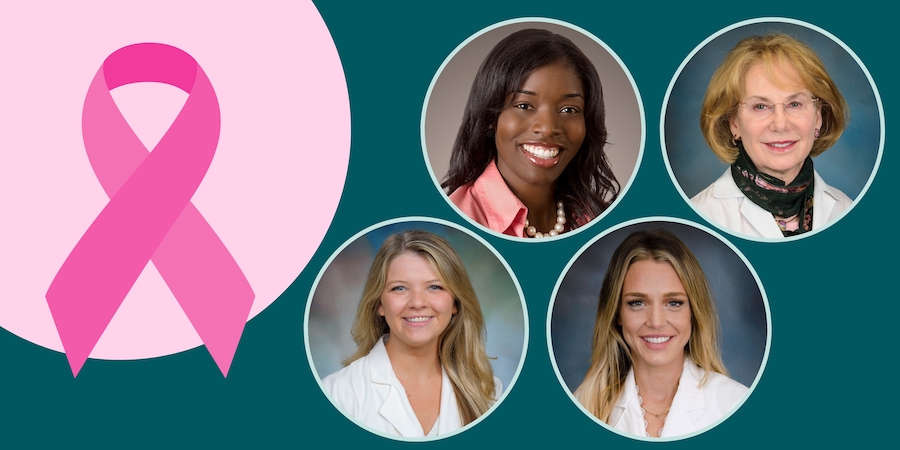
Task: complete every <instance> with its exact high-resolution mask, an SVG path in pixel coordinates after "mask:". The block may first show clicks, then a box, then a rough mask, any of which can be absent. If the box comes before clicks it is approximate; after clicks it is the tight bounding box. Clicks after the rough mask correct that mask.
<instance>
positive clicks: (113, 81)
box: [47, 43, 254, 376]
mask: <svg viewBox="0 0 900 450" xmlns="http://www.w3.org/2000/svg"><path fill="white" fill-rule="evenodd" d="M137 82H159V83H166V84H170V85H172V86H175V87H178V88H180V89H182V90H183V91H185V92H187V93H188V98H187V101H186V102H185V104H184V107H183V108H182V109H181V112H180V113H179V114H178V117H176V118H175V121H174V122H173V123H172V125H171V126H170V127H169V129H168V131H166V134H165V135H164V136H163V138H162V139H161V140H160V141H159V143H158V144H157V145H156V147H155V148H154V149H153V151H152V152H148V151H147V149H146V148H145V147H144V145H143V144H142V143H141V141H140V140H139V139H138V137H137V136H136V135H135V134H134V131H132V129H131V127H130V126H129V125H128V123H127V122H126V121H125V118H124V117H123V116H122V114H121V113H120V112H119V108H118V107H117V106H116V104H115V101H114V100H113V98H112V96H111V95H110V93H109V91H110V90H111V89H115V88H117V87H119V86H123V85H126V84H130V83H137ZM219 127H220V117H219V103H218V100H217V99H216V94H215V92H214V91H213V88H212V84H210V81H209V78H207V77H206V74H205V73H204V72H203V70H202V69H201V68H200V66H199V65H198V64H197V62H196V61H195V60H194V58H192V57H191V56H190V55H188V54H187V53H185V52H184V51H182V50H180V49H178V48H175V47H172V46H169V45H164V44H153V43H143V44H134V45H130V46H127V47H123V48H121V49H119V50H116V51H115V52H114V53H113V54H111V55H109V57H108V58H106V61H104V62H103V65H102V66H101V67H100V70H98V71H97V75H95V76H94V79H93V81H92V82H91V86H90V88H89V89H88V93H87V96H86V97H85V100H84V110H83V113H82V133H83V137H84V147H85V150H86V151H87V154H88V158H89V159H90V162H91V166H92V167H93V170H94V173H95V174H96V175H97V179H98V180H99V181H100V184H101V185H102V186H103V189H104V190H105V191H106V194H107V195H108V196H109V198H110V200H109V203H108V204H107V205H106V207H105V208H103V211H101V212H100V214H99V215H98V216H97V218H96V219H94V222H93V223H92V224H91V226H90V227H89V228H88V230H87V231H86V232H85V233H84V235H83V236H82V237H81V239H80V240H79V241H78V244H76V245H75V248H74V249H72V252H71V253H69V256H68V258H66V261H65V262H64V263H63V265H62V267H61V268H60V269H59V272H58V273H57V274H56V278H54V280H53V282H52V283H51V285H50V288H49V290H48V291H47V303H48V305H49V306H50V312H51V313H52V315H53V320H54V322H55V323H56V328H57V331H59V337H60V340H61V341H62V344H63V348H64V350H65V353H66V357H67V358H68V360H69V365H70V366H71V368H72V374H73V375H74V376H77V375H78V372H79V371H80V370H81V367H82V366H83V365H84V363H85V361H86V360H87V358H88V356H89V355H90V353H91V351H92V350H93V349H94V346H95V345H96V344H97V341H98V340H99V339H100V336H101V335H102V334H103V332H104V330H106V327H107V326H108V325H109V322H110V320H112V318H113V315H115V313H116V311H117V310H118V309H119V306H120V305H121V304H122V301H123V300H124V299H125V296H126V295H127V294H128V292H129V291H130V290H131V287H132V286H133V285H134V282H135V281H136V280H137V278H138V276H139V275H140V274H141V272H142V271H143V270H144V267H145V266H146V265H147V262H148V261H150V260H152V261H153V264H154V265H155V266H156V268H157V269H158V270H159V273H160V274H161V275H162V277H163V279H164V280H165V282H166V284H167V285H168V286H169V289H170V290H171V291H172V294H174V296H175V298H176V299H177V300H178V303H179V304H180V305H181V308H182V309H183V310H184V313H185V315H186V316H187V317H188V319H189V320H190V321H191V324H192V325H193V327H194V329H195V330H196V331H197V334H198V335H199V336H200V339H201V340H202V341H203V343H204V344H205V345H206V348H207V350H208V351H209V353H210V355H212V358H213V359H214V360H215V362H216V364H217V365H218V367H219V370H221V371H222V374H223V375H225V376H227V375H228V369H229V367H230V366H231V362H232V359H233V358H234V353H235V351H236V350H237V345H238V341H240V338H241V334H242V333H243V330H244V324H245V323H246V321H247V317H248V315H249V313H250V307H251V306H252V304H253V298H254V294H253V290H252V289H251V288H250V284H249V283H248V282H247V278H246V277H245V276H244V273H243V272H242V271H241V269H240V267H238V265H237V262H235V260H234V258H233V257H232V256H231V254H230V253H229V252H228V249H227V248H225V245H224V244H223V243H222V241H221V240H220V239H219V237H218V236H217V235H216V233H215V231H213V229H212V228H211V227H210V226H209V224H208V223H207V222H206V220H205V219H204V218H203V216H202V215H201V214H200V212H199V211H198V210H197V208H196V207H194V205H193V204H192V203H191V201H190V200H191V197H192V196H193V195H194V192H195V191H196V190H197V187H198V186H199V185H200V182H201V181H202V180H203V177H204V176H205V175H206V171H207V169H209V165H210V163H211V162H212V158H213V155H214V154H215V151H216V145H217V144H218V141H219ZM159 333H160V334H163V333H166V330H165V329H160V330H159Z"/></svg>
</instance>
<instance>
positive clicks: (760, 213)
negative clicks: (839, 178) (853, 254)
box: [691, 34, 852, 238]
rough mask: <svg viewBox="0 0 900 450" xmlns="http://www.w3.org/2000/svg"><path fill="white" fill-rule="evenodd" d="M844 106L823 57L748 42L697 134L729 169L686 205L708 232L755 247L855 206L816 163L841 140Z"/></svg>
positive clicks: (758, 40) (779, 43)
mask: <svg viewBox="0 0 900 450" xmlns="http://www.w3.org/2000/svg"><path fill="white" fill-rule="evenodd" d="M846 111H847V104H846V102H845V101H844V98H843V96H842V95H841V93H840V91H838V88H837V86H836V85H835V83H834V81H832V79H831V77H830V76H829V75H828V72H827V71H826V70H825V66H824V65H823V64H822V61H821V60H820V59H819V57H818V56H817V55H816V54H815V52H813V50H812V49H810V48H809V47H808V46H806V45H805V44H803V43H801V42H799V41H797V40H796V39H794V38H792V37H790V36H787V35H784V34H770V35H766V36H751V37H747V38H744V39H743V40H741V41H740V42H738V43H737V45H735V47H734V48H733V49H731V51H730V52H729V53H728V55H726V56H725V60H724V61H723V62H722V65H720V66H719V68H718V69H717V70H716V72H715V73H714V74H713V76H712V79H711V80H710V82H709V87H708V88H707V90H706V96H705V97H704V99H703V106H702V108H701V113H700V128H701V129H702V131H703V137H704V138H705V139H706V142H707V144H708V145H709V147H710V148H711V149H712V151H713V153H715V154H716V156H718V157H719V159H720V160H722V161H723V162H725V163H726V164H730V165H731V167H730V169H729V170H727V171H726V172H725V174H724V175H722V176H721V177H720V178H719V179H718V180H716V181H715V182H714V183H713V184H712V185H710V186H709V187H708V188H706V189H704V190H703V191H701V192H700V193H699V194H697V195H696V196H695V197H694V198H692V199H691V201H692V202H693V203H694V205H695V206H696V207H697V208H698V209H699V210H700V212H702V213H704V214H705V215H706V216H708V218H710V219H711V220H712V221H713V222H716V223H717V224H719V225H720V226H722V227H725V228H727V229H729V230H731V231H734V232H737V233H742V234H745V235H748V236H751V237H765V238H780V237H788V236H794V235H798V234H802V233H805V232H808V231H812V230H813V229H818V228H820V227H822V226H824V225H825V224H826V223H828V222H829V221H831V220H834V219H836V218H837V217H839V216H840V215H841V213H842V212H843V211H844V210H845V209H847V208H848V207H849V206H850V204H851V203H852V200H850V198H849V197H847V196H846V195H845V194H844V193H843V192H841V191H839V190H837V189H835V188H833V187H831V186H828V185H827V184H825V181H824V180H822V177H820V176H819V174H818V173H816V171H815V170H814V169H813V161H812V158H813V157H815V156H818V155H819V154H821V153H822V152H824V151H825V150H827V149H828V148H830V147H831V146H832V145H833V144H834V143H835V142H836V141H837V139H838V137H840V135H841V133H842V132H843V131H844V126H845V124H846V118H845V115H846Z"/></svg>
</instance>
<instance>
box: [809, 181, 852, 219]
mask: <svg viewBox="0 0 900 450" xmlns="http://www.w3.org/2000/svg"><path fill="white" fill-rule="evenodd" d="M813 173H814V176H815V180H816V189H815V190H816V191H820V192H823V193H825V194H827V195H829V196H831V197H832V198H834V200H835V202H836V203H837V205H838V206H839V207H840V210H841V211H843V210H845V209H847V208H848V207H850V204H851V203H853V199H851V198H850V197H848V196H847V194H845V193H844V192H843V191H841V190H840V189H838V188H836V187H834V186H831V185H829V184H827V183H826V182H825V180H824V179H823V178H822V176H821V175H819V172H813Z"/></svg>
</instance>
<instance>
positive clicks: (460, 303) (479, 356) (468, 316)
mask: <svg viewBox="0 0 900 450" xmlns="http://www.w3.org/2000/svg"><path fill="white" fill-rule="evenodd" d="M405 253H411V254H414V255H416V256H419V257H422V258H424V259H425V260H426V261H428V263H429V264H430V265H431V267H432V269H434V271H435V272H437V274H438V277H440V279H441V282H442V283H443V285H444V288H445V289H446V290H447V291H448V292H449V293H450V294H452V295H453V301H454V304H455V306H456V310H457V312H456V314H454V315H453V317H452V318H451V319H450V323H449V324H448V325H447V329H446V330H444V334H443V335H442V336H441V340H440V343H439V344H438V347H439V350H438V351H439V353H440V358H441V365H442V366H443V368H444V370H445V371H446V372H447V376H448V377H449V378H450V382H451V384H453V388H454V392H455V393H456V402H457V405H458V406H459V415H460V421H461V422H462V424H463V425H465V424H468V423H469V422H472V421H473V420H475V419H477V418H478V417H479V416H481V415H482V414H484V413H485V412H486V411H487V410H488V409H489V408H490V407H491V405H492V404H493V403H494V402H495V401H496V400H497V399H496V398H493V395H494V390H495V386H494V373H493V368H492V367H491V363H490V360H489V358H488V356H487V352H486V351H485V348H484V342H485V326H484V315H483V314H482V312H481V304H480V303H479V302H478V296H477V295H475V288H473V287H472V282H471V281H470V280H469V275H468V273H467V272H466V268H465V266H464V265H463V263H462V260H461V259H460V257H459V254H457V253H456V251H455V250H453V247H451V246H450V244H449V243H448V242H447V241H446V240H444V239H443V238H441V237H440V236H438V235H436V234H433V233H429V232H427V231H420V230H409V231H402V232H399V233H395V234H392V235H390V236H388V238H387V239H385V241H384V243H383V244H382V245H381V248H379V249H378V253H377V254H376V255H375V260H374V261H373V262H372V267H371V268H370V269H369V276H368V277H367V278H366V286H365V288H364V289H363V295H362V299H361V300H360V302H359V308H357V311H356V319H354V321H353V328H352V330H351V333H352V335H353V340H354V341H355V342H356V345H357V348H356V352H355V353H354V354H353V355H352V356H350V357H349V358H347V359H346V360H344V365H345V366H346V365H349V364H350V363H351V362H353V361H355V360H357V359H359V358H362V357H363V356H366V355H367V354H369V352H370V351H371V350H372V348H373V347H374V346H375V344H376V343H377V342H378V339H381V337H382V336H383V335H384V334H387V333H390V328H389V327H388V324H387V321H386V320H385V318H384V317H382V316H381V315H379V314H378V306H379V305H381V293H382V291H384V286H385V283H386V282H387V281H386V280H387V271H388V266H389V265H390V264H391V262H392V261H393V260H394V259H395V258H397V257H398V256H400V255H402V254H405Z"/></svg>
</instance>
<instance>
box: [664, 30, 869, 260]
mask: <svg viewBox="0 0 900 450" xmlns="http://www.w3.org/2000/svg"><path fill="white" fill-rule="evenodd" d="M770 33H777V34H785V35H788V36H790V37H792V38H794V39H796V40H797V41H800V42H802V43H804V44H806V45H807V46H809V48H811V49H812V50H813V51H814V52H815V53H816V54H817V55H818V57H819V58H820V59H821V61H822V64H823V65H824V67H825V70H826V71H827V72H828V74H829V75H830V77H831V78H832V79H833V81H834V83H835V85H836V86H837V88H838V89H839V90H840V92H841V94H842V96H843V97H844V99H845V101H846V103H847V106H848V109H849V115H846V116H847V118H848V119H849V120H848V121H846V127H845V128H844V131H843V134H841V136H840V138H839V139H838V140H837V142H835V143H834V145H833V146H831V147H830V148H828V149H827V150H826V151H824V153H821V154H820V155H818V156H816V157H814V158H813V162H814V168H815V173H816V174H817V175H818V178H817V179H818V180H819V181H822V180H827V183H828V184H827V185H825V183H824V182H818V181H817V182H816V183H815V189H814V194H815V195H814V200H815V207H814V208H813V215H812V229H811V230H810V232H806V233H802V234H797V235H794V236H789V237H783V236H782V234H781V231H780V230H779V228H778V224H777V223H776V221H775V220H774V218H773V217H772V214H771V213H769V212H767V211H766V210H764V209H763V208H761V207H757V206H756V205H755V204H754V203H752V202H750V201H749V200H748V198H747V197H746V196H745V195H744V194H743V193H741V192H740V191H739V190H738V188H737V186H736V184H735V182H734V181H732V180H731V176H730V172H729V171H730V169H729V166H728V165H727V164H725V163H724V162H722V161H720V160H719V159H718V158H717V157H716V155H715V154H714V153H713V152H712V151H711V150H710V149H709V146H708V145H707V143H706V140H705V139H704V137H703V133H702V132H701V129H700V126H699V125H698V124H699V122H700V116H701V105H702V102H703V98H704V94H705V93H706V90H707V85H708V84H709V82H710V78H711V77H712V74H713V73H714V72H715V70H716V69H717V68H718V67H719V65H720V64H722V62H723V58H724V57H725V55H726V53H728V52H729V51H730V50H731V49H732V48H733V47H734V46H735V44H737V43H738V42H739V41H740V40H741V39H743V38H746V37H749V36H753V35H757V36H764V35H767V34H770ZM779 100H781V99H770V100H767V101H769V102H777V101H779ZM775 106H776V107H777V105H775ZM662 110H663V111H664V113H663V115H662V117H661V118H660V140H661V145H662V149H663V153H664V156H665V157H664V158H663V159H664V161H665V163H666V167H667V169H668V170H669V175H670V176H671V177H672V181H673V182H674V183H675V186H676V188H677V189H678V191H679V193H680V194H681V196H682V197H683V198H684V199H685V201H687V202H688V204H689V205H691V206H692V207H693V208H694V210H695V211H697V212H698V214H700V215H701V216H702V217H703V218H704V219H706V220H707V221H708V222H709V223H711V224H712V225H714V226H716V227H717V228H719V229H721V230H722V231H725V232H727V233H730V234H732V235H734V236H737V237H741V238H745V239H750V240H754V241H760V242H785V241H789V240H796V239H800V238H804V237H806V236H812V235H814V234H816V233H818V232H819V231H822V230H824V229H827V228H828V227H829V226H831V225H833V224H834V223H836V222H837V221H838V220H840V218H841V217H843V216H845V215H846V214H848V213H849V212H850V211H851V210H852V208H853V206H854V205H855V204H856V203H858V201H859V199H860V198H862V196H863V195H865V193H866V191H867V190H868V188H869V186H870V185H871V183H872V180H873V179H874V177H875V173H876V172H877V170H878V167H879V165H880V162H881V156H882V153H883V150H884V131H885V124H884V110H883V108H882V102H881V97H880V95H879V93H878V89H877V88H876V87H875V82H874V81H873V79H872V76H871V75H870V74H869V71H868V70H867V69H866V67H865V65H864V64H863V63H862V61H861V60H860V59H859V57H857V56H856V54H855V53H854V52H853V51H852V50H851V49H850V48H849V47H848V46H847V45H846V44H844V43H843V42H841V41H840V40H839V39H838V38H837V37H835V36H833V35H832V34H831V33H829V32H827V31H825V30H823V29H821V28H819V27H816V26H815V25H811V24H808V23H805V22H801V21H798V20H793V19H786V18H759V19H752V20H747V21H743V22H739V23H736V24H733V25H730V26H728V27H726V28H723V29H722V30H720V31H718V32H716V33H715V34H713V35H712V36H710V37H709V38H707V39H706V40H704V41H703V42H702V43H700V45H698V46H697V47H696V48H695V49H694V50H693V51H692V52H691V53H690V54H689V55H688V56H687V57H686V58H685V60H684V62H682V64H681V66H680V67H679V68H678V70H677V71H676V72H675V75H674V77H673V78H672V81H671V83H670V84H669V88H668V90H667V92H666V96H665V99H664V101H663V106H662ZM723 172H724V175H723ZM707 187H710V189H714V190H715V192H713V191H710V190H705V189H706V188H707ZM701 191H703V192H702V193H701ZM835 191H840V192H835ZM842 193H843V194H842ZM844 194H845V195H844ZM701 197H702V198H703V199H704V200H701ZM710 198H712V200H709V199H710ZM692 199H694V200H695V201H692ZM712 203H714V204H715V207H713V206H710V205H711V204H712ZM701 204H702V205H704V206H702V207H700V206H698V205H701ZM723 205H725V206H723ZM739 208H740V211H738V209H739Z"/></svg>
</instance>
